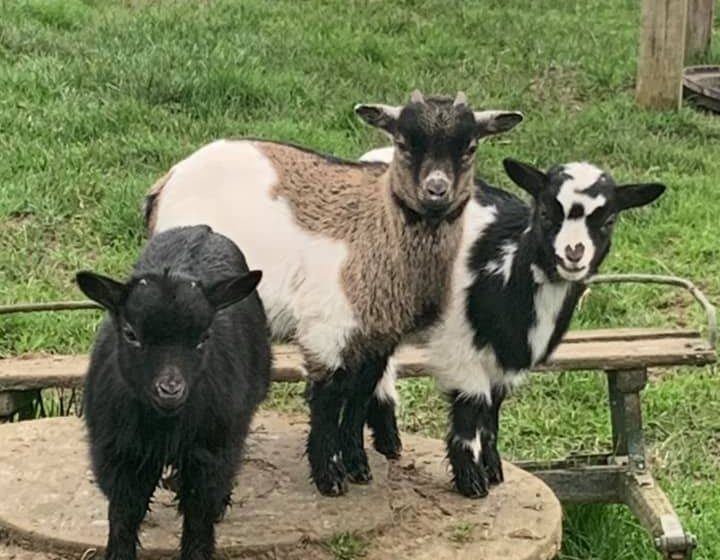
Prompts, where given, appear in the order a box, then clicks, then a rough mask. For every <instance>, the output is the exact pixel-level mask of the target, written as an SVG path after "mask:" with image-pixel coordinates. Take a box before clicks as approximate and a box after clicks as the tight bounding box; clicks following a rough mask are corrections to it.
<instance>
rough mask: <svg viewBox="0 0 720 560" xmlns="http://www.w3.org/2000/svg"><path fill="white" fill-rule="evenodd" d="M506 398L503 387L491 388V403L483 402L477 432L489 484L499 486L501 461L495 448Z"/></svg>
mask: <svg viewBox="0 0 720 560" xmlns="http://www.w3.org/2000/svg"><path fill="white" fill-rule="evenodd" d="M506 396H507V390H506V389H505V386H504V385H495V386H494V387H493V388H492V401H491V402H490V403H489V404H488V403H487V402H483V404H482V408H481V413H480V418H479V420H478V431H479V433H480V442H481V444H482V452H481V459H482V462H483V465H484V467H485V472H486V474H487V477H488V482H489V483H490V484H493V485H494V484H500V483H501V482H503V480H505V477H504V475H503V468H502V459H501V458H500V452H499V451H498V447H497V440H498V432H499V429H500V407H501V406H502V404H503V401H504V400H505V397H506Z"/></svg>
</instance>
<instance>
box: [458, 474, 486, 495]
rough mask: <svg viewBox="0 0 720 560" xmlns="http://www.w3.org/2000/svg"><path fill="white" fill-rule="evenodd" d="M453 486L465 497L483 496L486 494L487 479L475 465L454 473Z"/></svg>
mask: <svg viewBox="0 0 720 560" xmlns="http://www.w3.org/2000/svg"><path fill="white" fill-rule="evenodd" d="M455 488H457V491H458V492H460V493H461V494H462V495H463V496H465V497H467V498H484V497H485V496H487V495H488V480H487V478H486V477H485V476H484V475H483V473H481V472H480V469H478V468H477V467H475V468H472V467H471V468H466V469H463V470H461V472H459V473H455Z"/></svg>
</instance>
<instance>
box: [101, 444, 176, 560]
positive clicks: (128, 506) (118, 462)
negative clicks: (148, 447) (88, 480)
mask: <svg viewBox="0 0 720 560" xmlns="http://www.w3.org/2000/svg"><path fill="white" fill-rule="evenodd" d="M161 470H162V466H161V465H157V466H155V467H153V466H152V465H148V464H147V463H145V464H143V465H141V464H140V463H139V462H138V461H128V460H127V459H125V460H123V458H118V457H114V458H113V460H107V461H103V460H101V461H100V462H99V463H98V464H97V468H96V472H98V473H102V474H101V475H100V479H99V480H98V484H99V485H100V487H101V489H102V490H103V491H104V492H105V494H106V496H107V497H108V499H109V506H108V521H109V525H110V531H109V534H108V541H107V549H106V552H105V558H106V559H107V560H135V558H136V557H137V545H138V530H139V529H140V524H141V523H142V520H143V518H144V517H145V514H146V513H147V510H148V505H149V504H150V498H151V497H152V495H153V492H154V490H155V486H156V485H157V481H158V478H159V477H160V471H161Z"/></svg>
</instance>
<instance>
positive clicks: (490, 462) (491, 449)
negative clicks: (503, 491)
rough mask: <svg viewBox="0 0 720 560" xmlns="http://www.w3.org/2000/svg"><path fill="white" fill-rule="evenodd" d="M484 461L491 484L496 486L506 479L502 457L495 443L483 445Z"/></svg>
mask: <svg viewBox="0 0 720 560" xmlns="http://www.w3.org/2000/svg"><path fill="white" fill-rule="evenodd" d="M482 462H483V466H484V467H485V473H486V474H487V479H488V482H489V483H490V484H491V485H493V486H495V485H497V484H500V483H502V482H503V481H504V480H505V477H504V475H503V468H502V459H500V453H499V452H498V450H497V447H495V445H494V444H486V445H483V452H482Z"/></svg>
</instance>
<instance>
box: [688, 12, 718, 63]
mask: <svg viewBox="0 0 720 560" xmlns="http://www.w3.org/2000/svg"><path fill="white" fill-rule="evenodd" d="M714 7H715V0H688V12H687V14H688V15H687V30H686V32H685V63H686V64H692V63H693V62H694V61H695V60H697V59H698V58H699V57H701V56H703V55H704V54H705V53H707V52H708V51H709V50H710V42H711V41H712V29H713V20H714V13H713V11H714Z"/></svg>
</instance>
